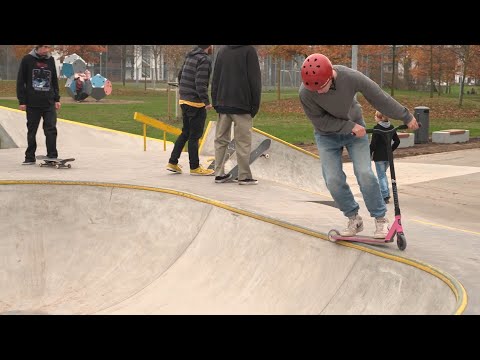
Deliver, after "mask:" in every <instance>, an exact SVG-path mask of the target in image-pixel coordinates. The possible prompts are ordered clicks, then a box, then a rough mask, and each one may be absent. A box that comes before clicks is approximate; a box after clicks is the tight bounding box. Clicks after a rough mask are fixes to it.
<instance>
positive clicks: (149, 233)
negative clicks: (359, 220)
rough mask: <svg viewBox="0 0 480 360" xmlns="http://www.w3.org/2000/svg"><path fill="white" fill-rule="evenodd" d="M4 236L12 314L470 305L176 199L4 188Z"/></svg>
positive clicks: (360, 255) (2, 284)
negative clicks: (461, 303) (460, 303)
mask: <svg viewBox="0 0 480 360" xmlns="http://www.w3.org/2000/svg"><path fill="white" fill-rule="evenodd" d="M42 183H43V184H42ZM92 185H93V186H92ZM0 233H1V236H0V263H1V266H0V294H1V296H0V313H2V314H452V313H454V312H455V311H456V310H457V308H458V301H459V299H457V298H456V296H455V294H454V291H452V289H453V285H452V282H454V280H451V279H449V278H448V277H446V276H445V275H442V274H441V273H440V272H437V271H436V270H435V269H433V268H429V269H428V271H426V267H425V266H421V265H420V264H418V263H415V262H414V261H409V264H410V265H408V264H406V263H405V262H399V261H393V260H392V255H388V256H387V257H382V256H376V255H374V254H372V253H369V252H366V251H361V250H359V249H357V248H351V247H346V246H341V245H340V244H333V243H331V242H328V241H325V240H323V239H321V238H319V237H317V236H312V235H308V234H306V233H302V232H300V231H295V226H290V225H289V224H285V223H281V222H279V221H278V220H271V219H268V218H264V217H262V216H259V215H256V214H250V213H246V212H245V211H241V210H238V211H237V210H235V209H233V208H231V207H229V206H226V205H223V204H221V203H217V202H215V201H213V200H208V199H205V198H201V197H198V196H196V195H193V194H187V193H182V192H179V191H176V190H168V189H155V188H143V187H140V186H129V185H114V184H93V183H76V184H73V182H71V183H69V184H62V183H60V182H51V183H50V184H48V182H45V181H43V182H40V181H39V182H38V184H32V183H30V184H28V183H26V184H11V185H2V186H0ZM388 257H390V258H388Z"/></svg>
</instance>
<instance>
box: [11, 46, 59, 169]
mask: <svg viewBox="0 0 480 360" xmlns="http://www.w3.org/2000/svg"><path fill="white" fill-rule="evenodd" d="M50 49H51V47H50V45H35V48H34V49H33V50H32V51H31V52H30V53H29V54H27V55H25V56H24V57H23V59H22V62H21V63H20V68H19V70H18V76H17V98H18V102H19V105H20V106H19V109H20V110H22V111H26V113H27V141H28V147H27V150H26V151H25V161H24V162H23V165H32V164H35V151H36V150H37V141H36V135H37V130H38V125H39V124H40V119H41V118H42V117H43V131H44V133H45V138H46V145H47V156H48V157H49V158H52V159H56V158H57V157H58V152H57V110H58V109H60V106H61V103H60V93H59V89H58V78H57V69H56V67H55V60H54V59H53V57H51V56H50Z"/></svg>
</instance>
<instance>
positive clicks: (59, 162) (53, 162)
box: [36, 155, 75, 169]
mask: <svg viewBox="0 0 480 360" xmlns="http://www.w3.org/2000/svg"><path fill="white" fill-rule="evenodd" d="M36 158H37V160H43V161H44V162H43V163H41V164H40V167H42V166H54V167H55V168H57V169H60V168H71V167H72V165H70V164H67V162H69V161H75V159H74V158H67V159H50V158H49V157H47V156H44V155H38V156H37V157H36Z"/></svg>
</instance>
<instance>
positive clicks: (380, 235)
mask: <svg viewBox="0 0 480 360" xmlns="http://www.w3.org/2000/svg"><path fill="white" fill-rule="evenodd" d="M375 228H376V229H375V232H374V233H373V237H374V238H375V239H385V238H386V237H387V235H388V230H390V227H389V226H388V219H387V218H385V217H383V218H375Z"/></svg>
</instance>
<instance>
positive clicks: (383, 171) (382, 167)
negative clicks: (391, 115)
mask: <svg viewBox="0 0 480 360" xmlns="http://www.w3.org/2000/svg"><path fill="white" fill-rule="evenodd" d="M375 121H376V122H377V125H375V126H374V129H379V130H392V129H393V125H392V124H390V120H389V119H388V117H387V116H385V115H383V114H382V113H381V112H379V111H376V112H375ZM392 140H393V144H392V152H393V151H395V149H396V148H397V147H398V145H400V138H399V137H398V135H397V132H396V131H395V132H394V133H393V137H392ZM370 154H371V155H373V161H374V162H375V168H376V170H377V177H378V183H379V185H380V192H381V193H382V197H383V200H384V201H385V204H388V202H389V201H390V190H389V188H388V179H387V169H388V167H389V166H390V163H389V162H388V152H387V143H386V142H385V137H384V136H381V135H380V134H376V133H373V134H372V141H370Z"/></svg>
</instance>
